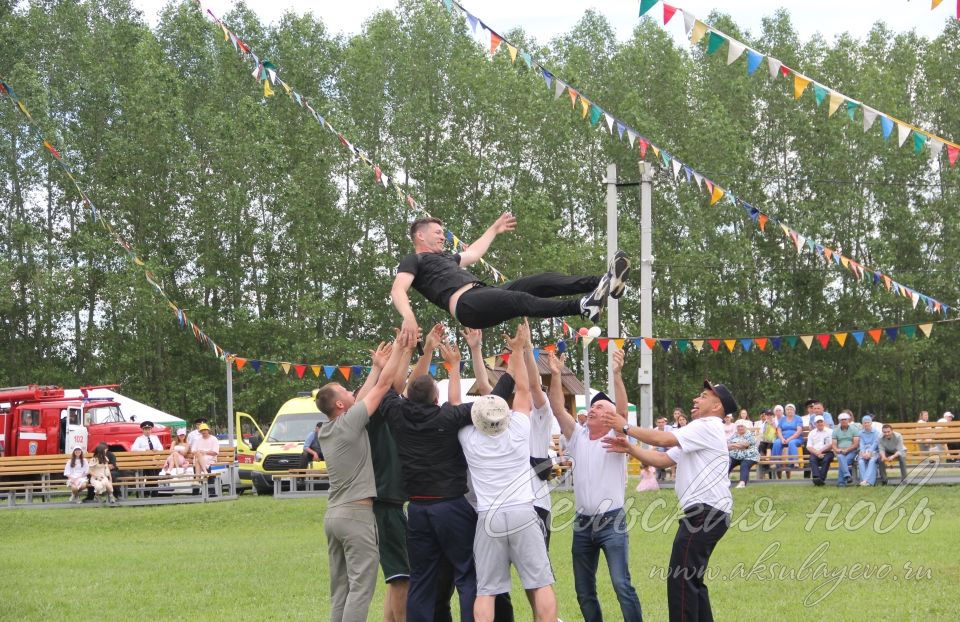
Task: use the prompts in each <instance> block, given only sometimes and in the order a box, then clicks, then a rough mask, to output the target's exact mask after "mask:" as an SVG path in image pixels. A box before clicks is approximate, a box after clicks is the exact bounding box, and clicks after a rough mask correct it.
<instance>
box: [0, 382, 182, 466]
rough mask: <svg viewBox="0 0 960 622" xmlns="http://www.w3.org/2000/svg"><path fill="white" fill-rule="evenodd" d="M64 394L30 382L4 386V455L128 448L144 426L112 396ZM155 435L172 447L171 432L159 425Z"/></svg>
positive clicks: (0, 409) (0, 448)
mask: <svg viewBox="0 0 960 622" xmlns="http://www.w3.org/2000/svg"><path fill="white" fill-rule="evenodd" d="M116 386H117V385H112V386H109V387H81V389H80V393H81V395H80V396H79V397H72V398H68V397H64V394H63V388H62V387H50V386H38V385H35V384H33V385H30V386H26V387H9V388H6V389H0V456H34V455H38V456H40V455H48V454H65V453H70V452H71V451H72V450H73V448H74V447H76V446H77V445H79V446H81V447H83V448H84V449H85V450H87V451H93V448H94V447H96V446H97V444H99V443H100V442H105V443H106V444H107V446H108V447H109V448H110V450H111V451H130V446H131V445H132V444H133V441H134V439H136V438H137V437H138V436H140V426H139V425H138V424H136V423H128V422H126V421H124V419H123V415H122V414H121V413H120V405H119V404H118V403H117V402H115V401H113V400H112V399H110V398H96V397H88V395H87V392H88V391H89V390H90V389H99V388H111V389H112V388H114V387H116ZM153 433H154V434H155V435H157V436H158V437H159V438H160V442H161V443H163V446H164V447H169V446H170V430H169V429H167V428H166V427H164V426H162V425H157V426H156V427H155V428H154V430H153Z"/></svg>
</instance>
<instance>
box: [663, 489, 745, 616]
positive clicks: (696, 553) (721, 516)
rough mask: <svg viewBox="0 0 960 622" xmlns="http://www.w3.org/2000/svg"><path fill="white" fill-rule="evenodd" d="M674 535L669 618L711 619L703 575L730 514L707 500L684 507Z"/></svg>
mask: <svg viewBox="0 0 960 622" xmlns="http://www.w3.org/2000/svg"><path fill="white" fill-rule="evenodd" d="M683 512H684V517H683V518H681V519H680V528H679V529H677V535H676V537H675V538H674V539H673V551H672V553H671V554H670V571H669V574H668V576H667V605H668V606H669V608H670V620H671V622H712V621H713V612H712V611H711V610H710V596H709V594H708V591H707V585H706V583H705V582H704V577H705V575H706V572H707V562H709V561H710V555H711V554H712V553H713V549H714V547H716V546H717V542H719V541H720V538H722V537H723V534H725V533H727V528H728V527H729V526H730V515H729V514H727V513H726V512H722V511H720V510H718V509H717V508H714V507H711V506H709V505H706V504H697V505H692V506H690V507H688V508H686V509H685V510H684V511H683Z"/></svg>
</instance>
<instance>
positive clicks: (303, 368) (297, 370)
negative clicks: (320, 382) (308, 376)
mask: <svg viewBox="0 0 960 622" xmlns="http://www.w3.org/2000/svg"><path fill="white" fill-rule="evenodd" d="M293 371H294V373H296V374H297V378H300V379H303V372H305V371H307V366H306V365H294V366H293Z"/></svg>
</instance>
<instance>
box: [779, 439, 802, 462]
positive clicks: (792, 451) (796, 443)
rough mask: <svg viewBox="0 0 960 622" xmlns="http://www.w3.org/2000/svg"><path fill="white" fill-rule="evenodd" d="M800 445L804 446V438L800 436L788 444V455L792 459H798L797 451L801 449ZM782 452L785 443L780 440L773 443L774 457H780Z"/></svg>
mask: <svg viewBox="0 0 960 622" xmlns="http://www.w3.org/2000/svg"><path fill="white" fill-rule="evenodd" d="M800 445H803V437H800V436H798V437H797V438H795V439H793V440H792V441H788V442H787V455H789V456H790V457H791V458H796V457H797V449H798V448H799V447H800ZM782 451H783V441H781V440H780V439H779V438H778V439H777V440H775V441H773V455H774V456H780V452H782Z"/></svg>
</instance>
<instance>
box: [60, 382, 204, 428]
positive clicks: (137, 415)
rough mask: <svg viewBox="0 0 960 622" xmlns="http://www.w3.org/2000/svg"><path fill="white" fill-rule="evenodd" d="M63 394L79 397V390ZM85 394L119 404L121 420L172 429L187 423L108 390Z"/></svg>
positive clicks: (66, 390) (95, 390)
mask: <svg viewBox="0 0 960 622" xmlns="http://www.w3.org/2000/svg"><path fill="white" fill-rule="evenodd" d="M63 393H64V395H65V396H66V397H80V389H65V390H64V392H63ZM87 394H88V395H89V396H90V397H108V398H110V399H112V400H114V401H115V402H117V403H118V404H120V412H121V413H123V418H124V419H125V420H127V421H131V422H134V423H141V422H143V421H152V422H154V423H159V424H163V425H165V426H167V427H168V428H173V429H176V428H182V427H185V426H186V425H187V422H186V421H184V420H183V419H181V418H180V417H174V416H173V415H170V414H168V413H165V412H163V411H162V410H157V409H156V408H154V407H153V406H148V405H146V404H144V403H142V402H138V401H137V400H135V399H133V398H129V397H127V396H125V395H120V394H119V393H117V392H116V391H111V390H110V389H91V390H90V391H88V392H87ZM98 423H99V422H98Z"/></svg>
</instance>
